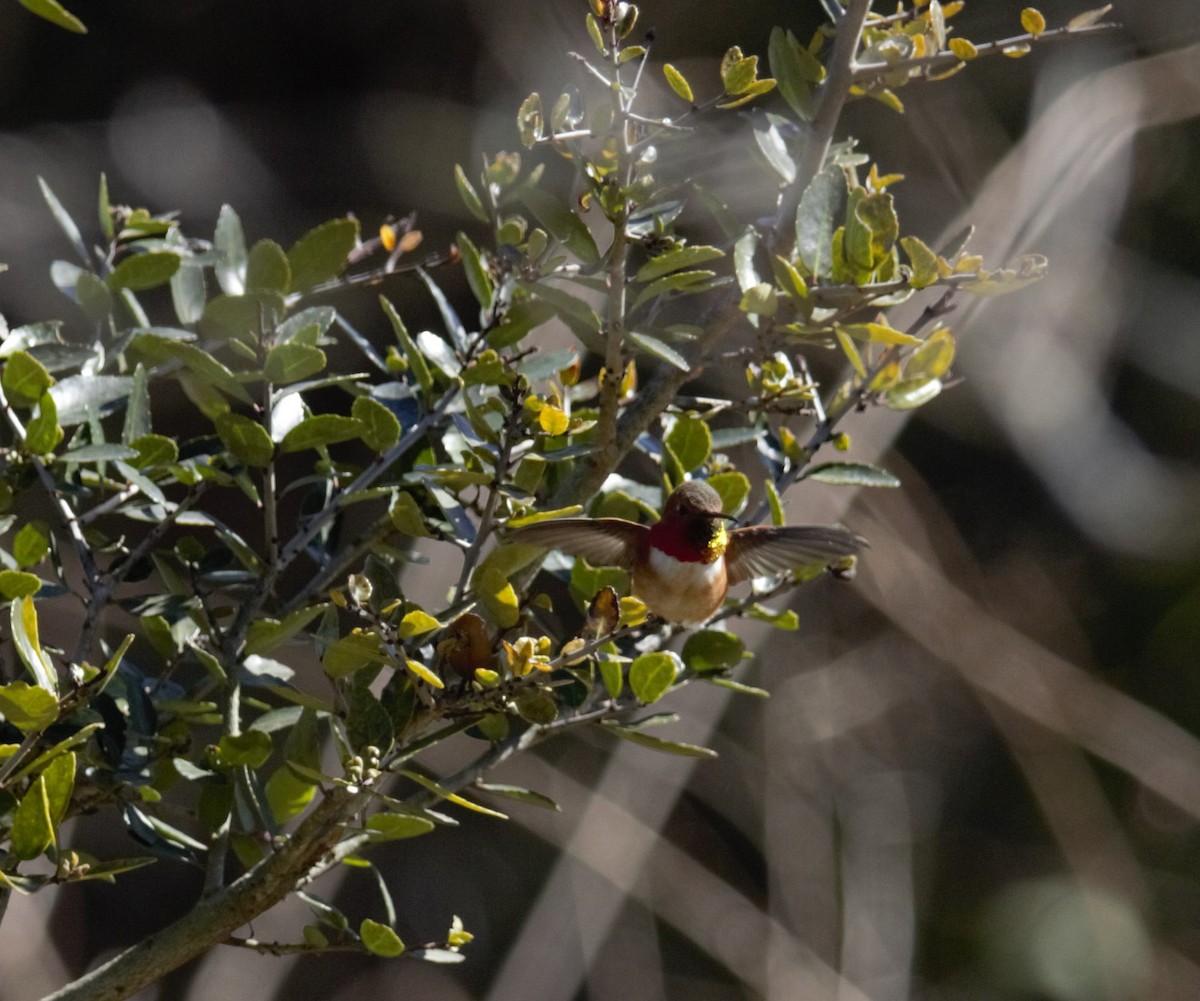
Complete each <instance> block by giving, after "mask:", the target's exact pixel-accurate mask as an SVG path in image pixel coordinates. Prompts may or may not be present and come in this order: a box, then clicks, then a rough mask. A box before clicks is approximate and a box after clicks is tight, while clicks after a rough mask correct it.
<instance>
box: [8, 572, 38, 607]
mask: <svg viewBox="0 0 1200 1001" xmlns="http://www.w3.org/2000/svg"><path fill="white" fill-rule="evenodd" d="M41 589H42V581H41V578H40V577H38V575H37V574H33V573H25V572H23V571H21V570H0V597H3V598H5V599H8V600H11V599H13V598H25V597H32V596H33V595H35V594H37V593H38V591H40V590H41Z"/></svg>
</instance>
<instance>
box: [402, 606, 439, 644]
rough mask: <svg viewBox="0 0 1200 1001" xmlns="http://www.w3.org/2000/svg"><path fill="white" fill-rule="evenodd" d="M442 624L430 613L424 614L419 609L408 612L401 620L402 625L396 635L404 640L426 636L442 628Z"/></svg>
mask: <svg viewBox="0 0 1200 1001" xmlns="http://www.w3.org/2000/svg"><path fill="white" fill-rule="evenodd" d="M441 625H442V624H441V623H440V622H438V620H437V619H435V618H434V617H433V616H432V615H430V614H429V613H428V612H424V611H422V610H421V609H419V608H416V609H413V611H411V612H408V613H407V614H406V615H405V616H404V618H402V619H401V620H400V625H399V627H398V628H397V630H396V634H397V635H398V636H399V637H400V639H402V640H408V639H412V638H413V637H414V636H424V635H425V634H426V633H429V632H433V630H435V629H439V628H441Z"/></svg>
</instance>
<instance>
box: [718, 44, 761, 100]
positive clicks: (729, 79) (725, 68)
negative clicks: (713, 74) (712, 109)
mask: <svg viewBox="0 0 1200 1001" xmlns="http://www.w3.org/2000/svg"><path fill="white" fill-rule="evenodd" d="M757 79H758V56H744V57H742V58H740V59H739V58H734V59H730V58H729V53H726V58H725V59H724V60H722V63H721V82H722V83H723V84H724V85H725V93H726V94H744V93H745V92H746V91H747V90H749V89H750V87H751V85H752V84H753V83H754V82H755V80H757Z"/></svg>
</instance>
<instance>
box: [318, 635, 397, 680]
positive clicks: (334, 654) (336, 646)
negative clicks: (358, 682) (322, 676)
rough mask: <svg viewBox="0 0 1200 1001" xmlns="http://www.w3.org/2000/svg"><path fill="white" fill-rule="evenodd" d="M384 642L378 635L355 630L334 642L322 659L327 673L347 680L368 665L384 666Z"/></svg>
mask: <svg viewBox="0 0 1200 1001" xmlns="http://www.w3.org/2000/svg"><path fill="white" fill-rule="evenodd" d="M386 662H387V657H386V656H385V655H384V653H383V641H382V640H381V639H380V637H379V634H378V633H373V632H363V631H362V630H360V629H355V630H353V631H352V632H349V633H347V634H346V635H345V636H343V637H342V638H341V639H339V640H337V641H336V642H334V643H333V644H332V645H331V646H330V647H329V648H328V649H327V650H326V651H325V656H324V658H323V659H322V664H323V666H324V668H325V673H326V674H327V675H329V677H331V678H345V677H348V676H349V675H351V674H354V672H355V671H360V670H362V669H363V668H364V667H366V666H367V665H368V664H383V663H386Z"/></svg>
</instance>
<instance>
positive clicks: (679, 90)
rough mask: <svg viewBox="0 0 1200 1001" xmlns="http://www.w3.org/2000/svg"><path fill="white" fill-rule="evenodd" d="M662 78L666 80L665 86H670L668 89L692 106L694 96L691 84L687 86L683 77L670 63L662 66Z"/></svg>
mask: <svg viewBox="0 0 1200 1001" xmlns="http://www.w3.org/2000/svg"><path fill="white" fill-rule="evenodd" d="M663 76H665V77H666V78H667V84H668V85H669V86H670V88H671V89H672V90H673V91H675V93H676V94H678V95H679V96H680V97H682V98H683V99H684V100H685V101H687V102H688V104H692V103H693V102H694V101H695V100H696V98H695V96H694V95H693V94H692V86H691V84H689V83H688V82H687V80H686V79H685V78H684V75H683V74H682V73H680V72H679V70H677V69H676V68H675V67H674V66H672V65H671V64H670V63H667V64H666V65H664V66H663Z"/></svg>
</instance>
